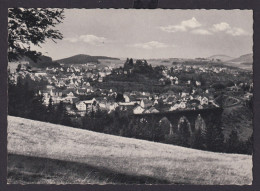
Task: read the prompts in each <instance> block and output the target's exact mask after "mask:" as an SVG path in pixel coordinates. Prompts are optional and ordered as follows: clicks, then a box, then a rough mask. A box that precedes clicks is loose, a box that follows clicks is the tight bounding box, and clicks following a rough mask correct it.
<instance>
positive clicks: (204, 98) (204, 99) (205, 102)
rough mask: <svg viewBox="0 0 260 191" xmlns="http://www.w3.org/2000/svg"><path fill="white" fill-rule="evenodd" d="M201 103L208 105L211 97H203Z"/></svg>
mask: <svg viewBox="0 0 260 191" xmlns="http://www.w3.org/2000/svg"><path fill="white" fill-rule="evenodd" d="M200 104H201V105H208V104H209V99H208V98H206V97H203V98H202V99H201V101H200Z"/></svg>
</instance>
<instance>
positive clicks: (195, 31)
mask: <svg viewBox="0 0 260 191" xmlns="http://www.w3.org/2000/svg"><path fill="white" fill-rule="evenodd" d="M191 33H193V34H200V35H212V33H211V32H210V31H208V30H206V29H195V30H192V31H191Z"/></svg>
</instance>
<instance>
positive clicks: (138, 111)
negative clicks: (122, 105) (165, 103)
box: [133, 105, 145, 114]
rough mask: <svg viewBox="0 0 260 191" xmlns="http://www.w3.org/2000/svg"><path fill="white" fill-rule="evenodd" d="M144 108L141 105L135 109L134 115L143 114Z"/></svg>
mask: <svg viewBox="0 0 260 191" xmlns="http://www.w3.org/2000/svg"><path fill="white" fill-rule="evenodd" d="M144 110H145V109H144V108H142V107H141V106H140V105H138V106H136V107H135V108H134V109H133V113H134V114H141V113H143V112H144Z"/></svg>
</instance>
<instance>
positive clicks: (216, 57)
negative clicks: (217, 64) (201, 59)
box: [208, 54, 233, 62]
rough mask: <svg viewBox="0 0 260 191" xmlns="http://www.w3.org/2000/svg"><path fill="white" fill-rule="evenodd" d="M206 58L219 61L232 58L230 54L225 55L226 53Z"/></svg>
mask: <svg viewBox="0 0 260 191" xmlns="http://www.w3.org/2000/svg"><path fill="white" fill-rule="evenodd" d="M208 59H210V60H212V59H214V60H221V61H223V62H225V61H228V60H231V59H233V58H232V57H230V56H227V55H223V54H219V55H213V56H210V57H208Z"/></svg>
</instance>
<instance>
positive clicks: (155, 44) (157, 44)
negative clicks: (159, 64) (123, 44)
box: [129, 41, 174, 49]
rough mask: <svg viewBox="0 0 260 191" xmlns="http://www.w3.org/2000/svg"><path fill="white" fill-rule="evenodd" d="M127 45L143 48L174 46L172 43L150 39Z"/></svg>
mask: <svg viewBox="0 0 260 191" xmlns="http://www.w3.org/2000/svg"><path fill="white" fill-rule="evenodd" d="M129 46H131V47H136V48H143V49H153V48H169V47H174V45H167V44H165V43H162V42H158V41H150V42H146V43H136V44H133V45H129Z"/></svg>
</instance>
